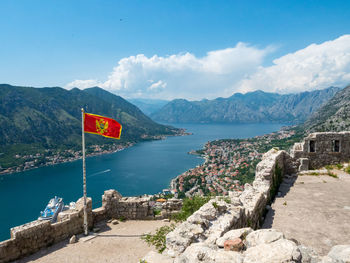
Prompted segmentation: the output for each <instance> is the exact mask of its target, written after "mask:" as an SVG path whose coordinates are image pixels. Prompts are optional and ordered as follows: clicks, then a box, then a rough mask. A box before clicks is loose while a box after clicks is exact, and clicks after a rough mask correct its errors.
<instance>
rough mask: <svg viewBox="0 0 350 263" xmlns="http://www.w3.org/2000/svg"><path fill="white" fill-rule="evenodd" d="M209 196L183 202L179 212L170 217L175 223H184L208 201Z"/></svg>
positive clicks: (196, 197)
mask: <svg viewBox="0 0 350 263" xmlns="http://www.w3.org/2000/svg"><path fill="white" fill-rule="evenodd" d="M210 198H211V197H210V196H205V197H201V196H194V197H193V198H185V199H184V200H183V204H182V208H181V211H180V212H179V213H177V214H175V215H173V216H172V218H173V219H174V220H175V221H177V222H178V221H185V220H186V219H187V218H188V217H189V216H190V215H192V214H193V213H194V212H196V211H197V210H198V209H199V208H201V206H202V205H204V204H205V203H207V202H208V201H209V200H210Z"/></svg>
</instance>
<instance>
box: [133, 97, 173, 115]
mask: <svg viewBox="0 0 350 263" xmlns="http://www.w3.org/2000/svg"><path fill="white" fill-rule="evenodd" d="M128 101H129V102H131V103H132V104H134V105H135V106H137V107H138V108H139V109H140V110H141V111H142V112H143V113H144V114H146V115H147V116H150V115H151V114H152V113H154V112H156V111H158V110H159V109H161V108H162V107H163V106H164V105H165V104H167V103H168V102H169V101H168V100H158V99H128Z"/></svg>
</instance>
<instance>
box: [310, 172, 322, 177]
mask: <svg viewBox="0 0 350 263" xmlns="http://www.w3.org/2000/svg"><path fill="white" fill-rule="evenodd" d="M310 175H316V176H318V175H320V173H317V172H312V173H310Z"/></svg>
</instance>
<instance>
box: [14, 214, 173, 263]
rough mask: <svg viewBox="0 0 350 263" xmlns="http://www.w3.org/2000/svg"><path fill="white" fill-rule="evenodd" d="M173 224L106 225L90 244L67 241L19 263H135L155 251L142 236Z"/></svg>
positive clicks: (131, 223)
mask: <svg viewBox="0 0 350 263" xmlns="http://www.w3.org/2000/svg"><path fill="white" fill-rule="evenodd" d="M166 224H170V223H166V222H162V221H136V220H132V221H131V220H130V221H126V222H120V223H119V224H117V225H113V224H111V223H110V224H105V225H103V226H102V228H101V232H99V234H98V236H97V237H95V238H93V239H90V240H88V241H85V242H84V241H83V240H82V239H80V241H79V242H77V243H75V244H69V243H68V240H66V241H63V242H61V243H58V244H55V245H53V246H52V247H49V248H47V249H43V250H41V251H39V252H37V253H35V254H34V255H31V256H29V257H27V258H24V259H21V260H18V261H15V262H17V263H25V262H36V263H57V262H60V263H90V262H91V263H96V262H103V263H129V262H132V263H135V262H139V260H140V259H141V258H142V257H143V256H144V255H145V254H147V253H148V252H149V251H151V250H152V248H151V247H149V246H148V245H147V244H146V243H145V242H144V241H142V240H141V239H140V235H142V234H143V233H146V232H154V231H155V230H156V229H157V228H158V227H161V226H163V225H166Z"/></svg>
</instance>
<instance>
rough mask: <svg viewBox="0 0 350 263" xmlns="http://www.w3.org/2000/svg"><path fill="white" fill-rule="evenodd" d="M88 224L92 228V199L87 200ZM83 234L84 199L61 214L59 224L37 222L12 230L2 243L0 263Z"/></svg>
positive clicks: (0, 243) (0, 246)
mask: <svg viewBox="0 0 350 263" xmlns="http://www.w3.org/2000/svg"><path fill="white" fill-rule="evenodd" d="M87 201H88V202H87V211H88V215H89V216H88V223H89V226H90V227H91V226H92V213H91V207H92V206H91V204H92V202H91V199H90V198H89V199H88V200H87ZM81 232H83V199H82V198H80V199H79V200H78V201H77V203H76V209H74V210H67V211H64V212H62V213H60V214H59V216H58V218H57V222H56V223H53V224H51V222H50V221H40V220H36V221H33V222H30V223H27V224H24V225H21V226H17V227H14V228H11V238H10V239H8V240H5V241H3V242H0V262H1V263H2V262H8V261H11V260H15V259H17V258H20V257H23V256H26V255H30V254H32V253H34V252H36V251H38V250H39V249H41V248H43V247H47V246H50V245H52V244H54V243H57V242H59V241H62V240H64V239H66V238H68V237H70V236H72V235H75V234H78V233H81Z"/></svg>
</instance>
